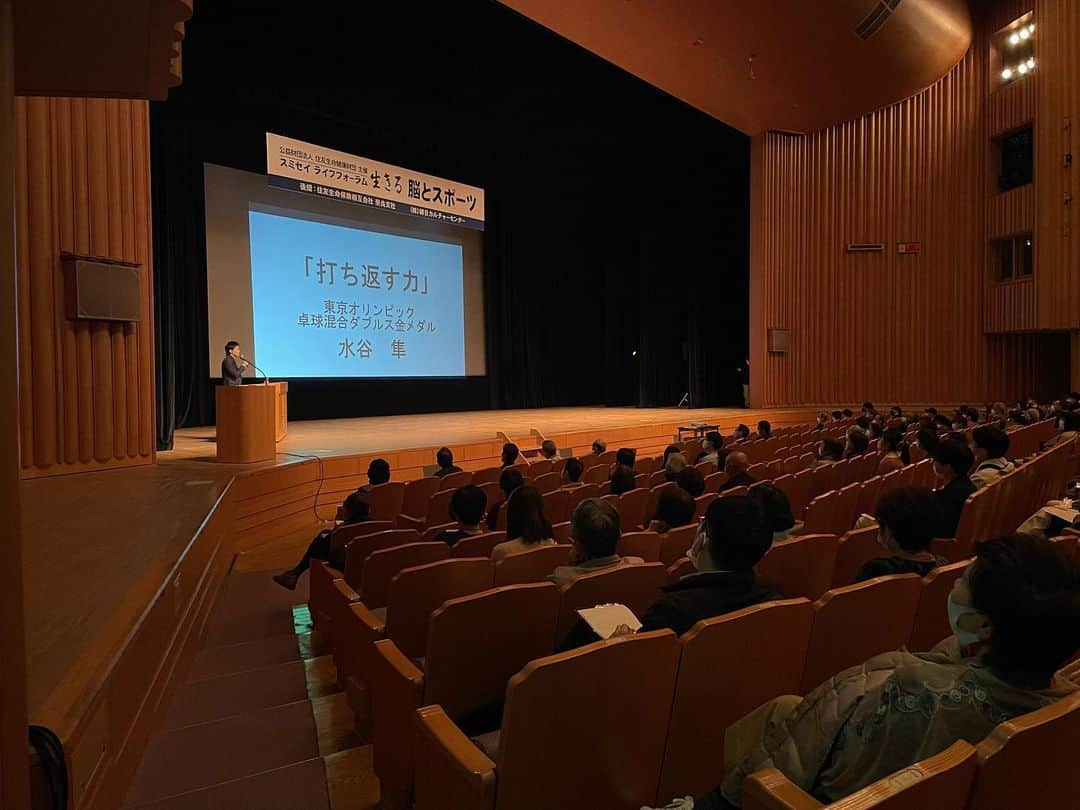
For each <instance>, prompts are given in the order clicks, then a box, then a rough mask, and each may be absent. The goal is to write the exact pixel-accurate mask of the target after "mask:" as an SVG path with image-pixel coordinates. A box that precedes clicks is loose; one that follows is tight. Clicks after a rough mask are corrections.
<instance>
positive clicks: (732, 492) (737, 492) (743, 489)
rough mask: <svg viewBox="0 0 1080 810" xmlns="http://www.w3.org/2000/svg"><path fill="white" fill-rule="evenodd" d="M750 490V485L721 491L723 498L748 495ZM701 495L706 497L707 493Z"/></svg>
mask: <svg viewBox="0 0 1080 810" xmlns="http://www.w3.org/2000/svg"><path fill="white" fill-rule="evenodd" d="M758 483H762V482H758ZM749 491H750V487H732V488H731V489H725V490H723V491H722V492H720V497H721V498H730V497H732V496H733V495H746V494H747V493H748V492H749ZM701 497H702V498H704V497H706V495H702V496H701ZM701 517H705V513H704V512H702V513H701Z"/></svg>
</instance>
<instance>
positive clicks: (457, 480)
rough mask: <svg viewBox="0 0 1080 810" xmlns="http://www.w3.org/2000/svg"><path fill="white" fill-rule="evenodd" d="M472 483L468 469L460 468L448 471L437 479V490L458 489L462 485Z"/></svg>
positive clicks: (471, 475)
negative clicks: (452, 471) (456, 470)
mask: <svg viewBox="0 0 1080 810" xmlns="http://www.w3.org/2000/svg"><path fill="white" fill-rule="evenodd" d="M471 483H473V474H472V473H471V472H469V471H468V470H462V471H461V472H456V473H450V474H449V475H444V476H443V477H442V478H440V479H439V489H438V490H436V491H437V492H441V491H442V490H444V489H460V488H461V487H463V486H466V485H468V484H471Z"/></svg>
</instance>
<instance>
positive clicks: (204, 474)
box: [21, 407, 816, 739]
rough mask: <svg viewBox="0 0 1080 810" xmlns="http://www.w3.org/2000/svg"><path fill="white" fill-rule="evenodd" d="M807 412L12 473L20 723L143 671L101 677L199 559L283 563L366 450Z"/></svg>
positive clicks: (542, 426) (295, 445)
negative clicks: (19, 599) (21, 608)
mask: <svg viewBox="0 0 1080 810" xmlns="http://www.w3.org/2000/svg"><path fill="white" fill-rule="evenodd" d="M815 412H816V410H815V409H807V408H804V409H782V410H781V409H776V410H757V409H755V410H746V409H741V408H711V409H701V410H686V409H678V408H656V409H642V408H605V407H575V408H546V409H535V410H506V411H481V412H471V413H440V414H424V415H410V416H388V417H369V418H357V419H338V420H325V421H309V422H291V423H290V424H289V429H288V435H287V436H286V438H285V439H284V441H282V442H281V443H280V444H279V446H278V451H279V452H278V455H277V457H276V459H275V460H274V461H272V462H265V463H261V464H252V465H223V464H217V463H216V462H215V461H214V453H215V449H216V446H215V443H214V429H213V428H212V427H208V428H187V429H183V430H178V431H177V433H176V440H175V447H174V449H173V450H171V451H168V452H160V453H158V454H157V463H156V464H155V465H152V466H143V467H130V468H125V469H118V470H111V471H103V472H93V473H79V474H73V475H66V476H55V477H44V478H36V479H29V480H26V481H24V482H23V483H22V485H21V492H22V497H23V529H24V534H25V536H26V537H27V538H28V540H27V542H26V543H25V545H24V559H23V567H24V583H25V589H26V611H25V616H26V627H27V634H26V635H27V672H28V678H27V682H28V686H29V701H30V710H31V713H30V716H31V721H32V722H38V723H42V724H45V725H49V726H52V727H54V728H59V729H61V730H68V731H72V733H74V732H73V730H74V729H76V728H78V727H79V726H80V723H82V722H83V720H84V719H85V718H84V715H86V714H87V713H88V712H89V710H90V707H91V706H93V705H95V703H94V701H95V700H99V699H103V698H100V695H99V693H103V692H104V690H105V686H104V685H105V684H108V683H109V682H110V681H111V680H118V681H119V680H124V679H127V678H130V677H141V675H139V676H133V675H130V674H123V673H121V674H113V671H114V669H115V668H116V667H120V666H122V665H127V663H128V659H127V657H121V655H120V651H121V650H125V649H127V648H128V647H134V646H136V645H135V641H136V640H137V636H136V630H137V629H138V628H140V627H143V626H149V624H150V620H149V619H148V617H150V616H151V612H152V609H154V608H155V606H157V605H159V604H161V602H162V600H172V601H174V602H175V604H174V605H170V606H168V607H167V610H166V614H171V615H175V616H183V615H186V614H184V613H183V611H185V610H186V609H187V607H186V606H187V605H194V606H195V607H196V608H197V610H195V609H193V610H192V611H191V615H192V617H193V618H192V626H193V627H194V628H195V629H194V631H193V632H197V631H198V625H197V623H196V621H195V618H196V617H197V615H198V611H202V610H205V609H207V608H208V606H209V604H210V603H211V602H212V600H213V598H214V596H215V594H216V591H215V590H214V588H216V587H218V584H219V583H218V584H215V583H217V580H215V579H214V577H212V576H210V573H207V572H210V571H211V567H212V566H215V565H216V566H219V568H215V569H213V570H214V571H216V572H217V573H216V574H214V576H216V577H218V579H219V580H220V578H222V577H224V576H225V575H226V574H227V573H228V571H229V570H266V569H272V568H275V567H277V566H279V565H283V564H284V563H285V562H286V561H291V560H292V559H293V558H294V557H295V555H296V553H297V552H298V551H299V550H300V549H301V548H302V547H303V546H304V545H305V544H306V542H307V541H308V540H309V539H310V537H311V535H312V532H313V531H314V530H315V529H316V528H318V526H319V525H320V520H325V519H327V518H330V517H332V515H333V512H334V507H335V506H336V504H337V503H340V501H341V500H342V498H343V497H344V495H345V494H347V492H348V491H351V490H352V489H354V488H355V487H356V486H358V485H359V484H360V483H363V482H364V475H363V473H364V470H366V467H367V463H368V461H369V460H370V458H372V457H374V456H375V455H382V456H386V457H387V458H388V459H389V460H390V463H391V465H392V467H393V468H394V475H395V480H408V479H410V478H415V477H419V476H420V475H422V474H423V468H424V466H425V465H430V464H432V463H433V461H434V450H435V449H436V448H438V447H439V446H441V445H443V444H446V445H449V446H451V447H453V448H454V449H455V452H456V453H459V461H460V463H462V465H463V466H465V467H467V468H470V469H476V468H479V467H481V466H490V465H491V464H493V463H494V462H495V460H496V459H497V456H498V451H499V448H500V446H501V439H500V438H499V436H498V433H499V432H500V431H501V432H502V433H504V434H506V435H508V436H509V437H511V438H512V439H515V440H518V441H521V442H522V443H523V445H526V446H535V444H536V441H537V438H536V434H535V433H533V431H536V432H538V433H540V434H543V435H544V436H546V437H552V438H555V439H556V441H557V443H559V446H560V447H566V446H570V447H573V448H575V452H579V453H580V452H584V451H585V450H587V448H588V446H589V444H590V443H591V441H592V439H594V438H605V439H608V440H609V441H610V445H611V447H612V449H614V448H616V447H618V446H620V443H623V442H625V443H626V444H628V445H630V446H635V447H642V448H646V447H649V448H656V449H650V450H648V451H647V452H649V453H652V452H659V450H661V449H662V447H663V445H664V444H665V443H667V442H668V441H670V438H671V434H672V433H673V430H674V426H676V425H678V424H687V423H689V422H703V421H704V422H709V423H712V424H718V425H720V427H721V429H722V430H725V431H730V429H731V428H732V427H734V426H735V425H736V424H738V423H739V422H745V423H746V424H748V425H754V424H756V422H757V421H758V420H759V419H763V418H764V419H769V420H771V421H772V422H773V423H774V424H776V425H777V426H783V425H788V424H795V423H800V422H808V421H812V419H813V416H814V413H815ZM208 537H210V538H211V539H212V540H213V543H212V545H210V540H206V539H205V538H208ZM204 540H205V542H206V544H207V546H206V547H205V548H204V547H203V546H202V545H200V544H201V543H203V542H204ZM218 557H220V558H221V559H220V561H219V562H213V561H214V560H215V559H217V558H218ZM208 560H209V561H210V562H207V561H208ZM196 563H197V564H198V566H199V567H195V566H196ZM203 602H205V603H206V607H204V606H203ZM155 621H156V619H155ZM174 621H176V620H174ZM169 643H172V642H169ZM137 652H138V654H139V655H140V656H143V655H145V656H146V662H147V663H145V665H144V664H142V663H140V662H139V661H138V660H136V659H132V660H133V661H134V663H132V667H133V669H132V672H136V671H138V672H140V673H141V672H142V670H137V669H135V664H139V665H140V666H143V667H144V669H148V668H150V667H151V666H157V664H156V663H154V662H153V661H152V660H151V657H150V653H149V652H144V651H143V649H142V648H139V649H138V650H137ZM153 654H154V655H157V652H154V653H153ZM166 675H168V672H166ZM95 696H97V697H95ZM86 722H90V721H89V720H87V721H86ZM65 739H66V736H65Z"/></svg>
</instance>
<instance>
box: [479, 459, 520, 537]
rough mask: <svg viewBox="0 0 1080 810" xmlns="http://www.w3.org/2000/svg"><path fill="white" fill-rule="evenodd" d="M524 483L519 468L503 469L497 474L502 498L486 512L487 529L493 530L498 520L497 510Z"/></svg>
mask: <svg viewBox="0 0 1080 810" xmlns="http://www.w3.org/2000/svg"><path fill="white" fill-rule="evenodd" d="M524 483H525V478H524V477H523V476H522V474H521V472H520V471H519V470H503V471H502V475H500V476H499V489H501V490H502V493H503V499H502V500H501V501H499V502H498V503H497V504H495V505H494V506H493V507H491V511H489V512H488V513H487V518H486V519H485V522H486V523H487V527H488V530H489V531H495V527H496V525H497V524H498V521H499V510H500V509H502V508H503V506H505V505H506V502H507V501H508V500H510V497H511V496H512V495H513V494H514V493H515V492H516V491H517V490H518V489H520V488H521V486H522V485H523V484H524Z"/></svg>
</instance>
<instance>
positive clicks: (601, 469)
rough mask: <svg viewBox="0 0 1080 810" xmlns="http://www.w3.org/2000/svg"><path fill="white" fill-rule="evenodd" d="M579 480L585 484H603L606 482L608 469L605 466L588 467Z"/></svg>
mask: <svg viewBox="0 0 1080 810" xmlns="http://www.w3.org/2000/svg"><path fill="white" fill-rule="evenodd" d="M581 480H582V481H584V482H585V483H586V484H603V483H606V482H607V480H608V467H607V465H606V464H603V465H599V466H596V467H590V468H589V469H587V470H586V471H585V472H584V473H582V475H581Z"/></svg>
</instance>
